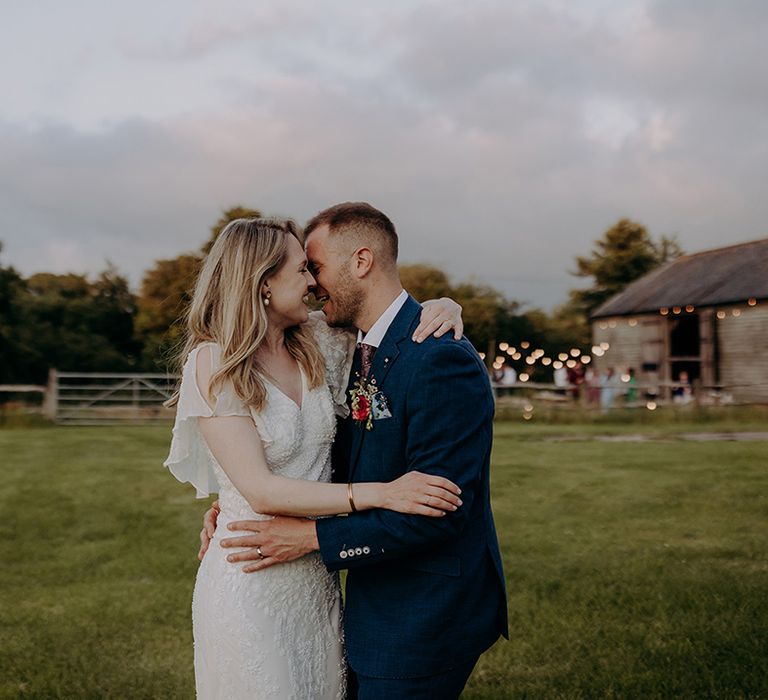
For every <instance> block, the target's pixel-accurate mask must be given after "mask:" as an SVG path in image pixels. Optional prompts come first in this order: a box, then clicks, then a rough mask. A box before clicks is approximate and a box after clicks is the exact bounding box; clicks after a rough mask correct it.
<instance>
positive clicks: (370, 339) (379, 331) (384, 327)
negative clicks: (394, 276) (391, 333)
mask: <svg viewBox="0 0 768 700" xmlns="http://www.w3.org/2000/svg"><path fill="white" fill-rule="evenodd" d="M407 300H408V292H406V291H405V290H403V291H402V292H400V294H399V295H398V296H397V298H396V299H395V300H394V301H393V302H392V303H391V304H390V305H389V306H388V307H387V309H386V311H384V313H383V314H381V316H379V318H378V320H377V321H376V323H374V324H373V325H372V326H371V327H370V329H369V331H368V332H367V333H365V334H363V332H362V331H361V330H358V331H357V342H358V343H365V344H366V345H372V346H373V347H375V348H377V347H379V345H381V341H382V340H384V336H385V335H386V333H387V331H388V330H389V327H390V326H391V325H392V321H394V320H395V316H397V313H398V311H400V309H402V308H403V304H405V302H406V301H407Z"/></svg>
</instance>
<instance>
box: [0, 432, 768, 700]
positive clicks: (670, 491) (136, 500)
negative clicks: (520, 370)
mask: <svg viewBox="0 0 768 700" xmlns="http://www.w3.org/2000/svg"><path fill="white" fill-rule="evenodd" d="M703 427H704V428H705V429H707V430H709V429H724V426H722V425H717V424H712V425H706V426H703ZM732 427H733V426H732ZM756 427H762V429H765V426H764V424H763V425H755V426H753V425H747V426H745V428H744V429H755V428H756ZM696 429H697V427H696V425H695V424H691V425H688V424H686V423H684V422H683V423H681V422H676V423H674V422H673V423H664V422H660V423H654V424H652V425H636V424H632V425H628V426H610V425H606V424H597V425H595V424H591V425H588V426H578V425H566V426H549V427H548V426H538V425H528V424H526V425H521V424H519V423H511V422H501V423H499V424H498V425H497V437H496V443H495V452H494V466H493V479H494V483H493V490H494V508H495V514H496V522H497V527H498V530H499V535H500V539H501V545H502V550H503V556H504V563H505V568H506V573H507V580H508V587H509V603H510V622H511V630H510V631H511V640H510V641H509V642H506V641H503V642H500V643H498V644H497V645H496V646H495V647H494V648H493V649H492V650H491V651H489V652H488V653H487V654H486V655H485V656H484V657H483V658H482V659H481V662H480V664H479V665H478V667H477V669H476V670H475V673H474V675H473V677H472V679H471V681H470V684H469V686H468V689H467V691H466V693H465V697H467V698H470V699H477V698H546V699H550V698H688V697H691V698H692V697H701V698H768V442H711V443H692V442H681V441H679V440H676V439H674V437H671V436H670V434H671V433H674V432H689V431H692V430H696ZM701 429H702V427H701V426H699V427H698V430H701ZM616 432H619V433H621V432H625V433H645V434H648V435H652V436H653V438H654V439H653V440H651V441H648V442H617V443H605V442H599V441H597V440H595V439H591V437H594V436H595V435H597V434H598V433H616ZM554 434H563V435H566V436H570V437H571V438H581V439H579V440H573V441H565V442H562V441H555V440H552V439H551V437H552V435H554ZM168 437H169V429H168V428H167V427H160V428H156V427H151V428H137V427H125V428H115V429H112V428H110V429H102V428H26V429H22V428H14V429H5V430H0V469H1V470H2V471H1V476H2V479H1V480H0V508H2V517H0V561H2V567H0V669H1V670H0V697H3V698H6V697H7V698H16V697H22V698H23V697H30V698H32V697H34V698H48V697H51V698H191V697H193V696H194V688H193V677H192V640H191V631H190V619H189V614H190V613H189V610H190V599H191V591H192V585H193V579H194V574H195V569H196V564H197V562H196V560H195V552H196V544H197V532H198V529H199V521H200V515H201V513H202V511H203V510H204V503H203V502H200V501H196V500H195V499H194V497H193V494H192V493H191V491H190V489H189V487H188V486H182V485H181V484H178V483H177V482H176V481H175V480H174V479H173V478H172V477H171V476H170V475H168V474H167V473H166V472H165V470H164V469H163V468H162V466H161V462H162V459H163V457H164V456H165V453H166V450H167V444H168Z"/></svg>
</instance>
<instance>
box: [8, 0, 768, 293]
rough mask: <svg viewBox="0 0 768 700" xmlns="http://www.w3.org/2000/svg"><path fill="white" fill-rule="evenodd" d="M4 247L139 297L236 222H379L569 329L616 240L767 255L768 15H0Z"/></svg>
mask: <svg viewBox="0 0 768 700" xmlns="http://www.w3.org/2000/svg"><path fill="white" fill-rule="evenodd" d="M0 8H2V21H1V22H0V88H1V89H2V92H1V93H0V94H2V99H1V100H0V240H2V241H3V242H4V250H3V253H2V261H3V263H4V264H12V265H14V266H16V267H17V268H18V269H19V270H20V271H22V272H23V273H25V274H28V273H31V272H35V271H41V270H48V271H56V272H63V271H77V272H95V271H97V270H99V269H101V268H103V266H104V263H105V260H106V259H109V260H111V261H113V262H114V263H115V264H116V265H117V266H118V267H119V268H120V269H121V270H122V271H124V272H125V273H126V274H128V275H129V277H130V279H131V280H132V282H133V283H134V284H135V285H138V283H139V281H140V279H141V274H142V271H143V270H144V269H146V268H147V267H148V266H149V265H151V263H152V261H153V260H155V259H157V258H161V257H170V256H175V255H177V254H178V253H180V252H182V251H186V250H191V249H194V248H197V247H198V246H199V245H200V244H201V243H202V242H203V241H204V240H205V239H206V237H207V230H208V227H209V226H210V225H211V224H212V223H213V222H214V221H215V220H216V219H217V218H218V215H219V213H220V211H221V210H222V209H223V208H226V207H228V206H230V205H233V204H237V203H241V204H244V205H247V206H252V207H257V208H260V209H261V210H262V211H264V212H266V213H271V214H282V215H290V216H294V217H295V218H297V219H298V220H300V221H302V222H303V221H305V220H306V219H307V218H308V217H309V216H311V215H312V214H314V213H315V212H316V211H317V210H319V209H321V208H323V207H325V206H327V205H329V204H333V203H336V202H338V201H344V200H367V201H370V202H371V203H373V204H374V205H376V206H378V207H379V208H381V209H383V210H384V211H385V212H387V213H388V214H389V215H390V217H391V218H392V219H393V220H394V221H395V223H396V225H397V227H398V230H399V232H400V236H401V249H402V259H403V261H405V262H430V263H433V264H436V265H438V266H441V267H443V268H444V269H445V270H447V271H448V272H449V273H450V274H451V275H452V276H453V278H454V279H456V280H465V279H474V280H476V281H485V282H488V283H490V284H492V285H494V286H496V287H498V288H499V289H501V290H503V291H504V292H505V293H507V294H508V295H509V296H510V297H512V298H515V299H519V300H523V301H526V302H528V303H530V304H531V305H536V306H542V307H545V308H551V307H552V306H554V305H555V304H557V303H558V302H560V301H562V300H563V299H564V298H565V296H566V293H567V290H568V289H569V288H571V287H573V286H575V285H578V284H579V283H580V280H577V279H576V278H573V277H571V276H570V275H569V274H568V271H569V270H570V269H571V268H572V267H573V258H574V256H575V255H578V254H582V253H586V252H587V251H588V250H589V249H590V248H591V245H592V241H593V240H594V239H595V238H597V237H599V236H600V235H601V233H602V232H603V231H604V230H605V229H606V228H607V227H608V226H610V225H611V224H612V223H614V222H615V221H616V220H617V219H618V218H619V217H621V216H629V217H632V218H635V219H637V220H639V221H641V222H642V223H644V224H645V225H646V226H647V227H648V228H649V230H650V231H651V233H652V234H654V235H661V234H677V235H678V236H679V238H680V241H681V243H682V245H683V247H684V248H685V249H686V250H688V251H690V252H692V251H696V250H702V249H705V248H709V247H716V246H719V245H724V244H728V243H735V242H740V241H744V240H750V239H755V238H763V237H766V236H768V224H766V221H767V220H768V196H766V181H767V180H768V177H767V176H768V113H767V112H768V79H767V78H768V76H766V72H767V70H766V67H767V66H768V49H767V48H766V41H765V37H766V36H768V3H765V2H764V0H660V1H651V0H530V1H526V0H520V1H517V0H460V1H457V0H439V1H435V2H421V1H418V2H417V1H410V2H408V1H405V0H386V2H383V1H382V2H359V1H358V2H346V1H341V0H324V1H323V2H314V1H312V0H259V1H258V2H254V1H253V0H251V1H250V2H236V1H234V0H217V2H201V1H199V0H198V1H195V0H183V1H182V0H165V1H164V2H149V1H147V0H133V1H132V2H130V3H127V2H124V3H105V2H103V1H102V0H98V1H97V0H75V1H74V2H68V3H63V2H61V1H60V0H56V1H54V0H31V1H30V2H26V3H20V2H17V1H16V0H0Z"/></svg>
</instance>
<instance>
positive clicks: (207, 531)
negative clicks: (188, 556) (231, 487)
mask: <svg viewBox="0 0 768 700" xmlns="http://www.w3.org/2000/svg"><path fill="white" fill-rule="evenodd" d="M219 512H220V509H219V502H218V501H214V502H213V503H212V504H211V507H210V508H209V509H208V510H207V511H205V514H204V515H203V529H202V530H200V551H199V552H198V553H197V558H198V559H199V560H200V561H203V557H204V556H205V553H206V552H207V551H208V547H209V546H210V544H211V540H212V539H213V535H214V533H215V532H216V520H217V519H218V517H219Z"/></svg>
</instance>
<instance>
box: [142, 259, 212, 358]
mask: <svg viewBox="0 0 768 700" xmlns="http://www.w3.org/2000/svg"><path fill="white" fill-rule="evenodd" d="M201 264H202V257H201V256H199V255H197V254H194V253H190V254H187V255H179V256H178V257H176V258H172V259H170V260H157V261H155V264H154V267H152V268H151V269H149V270H147V272H145V273H144V279H143V280H142V282H141V289H140V291H139V296H138V300H137V305H138V316H137V318H136V331H137V333H138V336H139V338H140V339H141V341H142V344H143V346H144V349H143V352H142V360H141V365H142V367H143V368H144V369H145V370H147V371H151V372H156V371H158V369H161V368H163V369H164V368H165V366H166V365H167V362H166V360H168V359H170V354H171V353H172V352H173V350H174V348H175V347H176V346H178V344H179V343H180V342H181V339H182V337H183V332H184V327H183V323H182V317H183V314H184V311H185V310H186V308H187V307H188V306H189V302H190V301H191V299H192V291H193V289H194V286H195V280H196V279H197V274H198V272H199V271H200V266H201Z"/></svg>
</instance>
